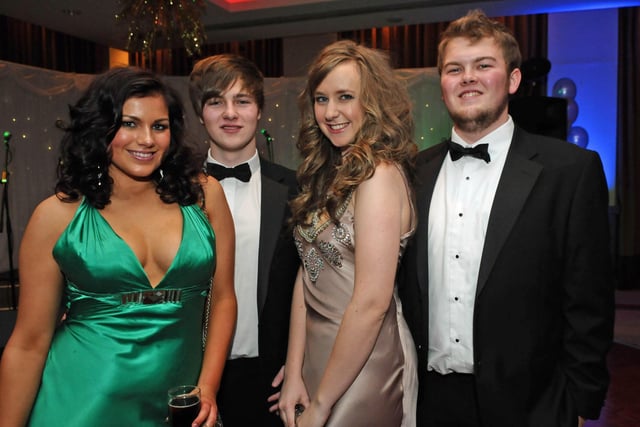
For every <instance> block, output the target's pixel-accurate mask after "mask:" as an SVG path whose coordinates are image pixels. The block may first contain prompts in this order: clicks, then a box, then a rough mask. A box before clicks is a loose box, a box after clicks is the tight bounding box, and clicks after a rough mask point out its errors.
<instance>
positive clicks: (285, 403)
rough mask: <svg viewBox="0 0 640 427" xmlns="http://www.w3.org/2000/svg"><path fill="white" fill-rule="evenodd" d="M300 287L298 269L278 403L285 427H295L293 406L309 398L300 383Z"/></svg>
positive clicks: (303, 313) (302, 311)
mask: <svg viewBox="0 0 640 427" xmlns="http://www.w3.org/2000/svg"><path fill="white" fill-rule="evenodd" d="M302 286H303V284H302V268H300V269H299V270H298V275H297V277H296V282H295V285H294V288H293V298H292V301H291V321H290V323H289V346H288V347H287V362H286V364H285V368H284V384H283V385H282V391H281V393H280V400H279V402H278V407H279V410H280V418H281V419H282V422H283V423H284V424H285V426H287V427H292V426H294V425H295V416H294V410H295V405H296V404H302V405H303V406H307V405H308V403H309V396H308V395H307V391H306V388H305V385H304V382H303V381H302V364H303V362H304V347H305V340H306V319H307V309H306V306H305V303H304V293H303V289H302Z"/></svg>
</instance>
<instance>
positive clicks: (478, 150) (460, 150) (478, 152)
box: [448, 141, 491, 163]
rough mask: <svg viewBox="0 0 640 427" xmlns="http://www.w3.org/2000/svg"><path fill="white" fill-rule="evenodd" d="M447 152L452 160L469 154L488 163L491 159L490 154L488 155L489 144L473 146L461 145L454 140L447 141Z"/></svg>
mask: <svg viewBox="0 0 640 427" xmlns="http://www.w3.org/2000/svg"><path fill="white" fill-rule="evenodd" d="M448 145H449V154H451V160H453V161H454V162H455V161H456V160H458V159H459V158H460V157H462V156H471V157H475V158H476V159H482V160H484V161H485V162H487V163H489V162H490V161H491V156H489V151H488V150H489V144H479V145H476V146H475V147H473V148H471V147H463V146H462V145H460V144H456V143H455V142H452V141H449V142H448Z"/></svg>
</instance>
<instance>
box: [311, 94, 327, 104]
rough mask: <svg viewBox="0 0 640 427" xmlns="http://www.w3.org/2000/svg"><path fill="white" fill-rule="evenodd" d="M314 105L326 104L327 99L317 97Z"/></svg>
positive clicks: (321, 96)
mask: <svg viewBox="0 0 640 427" xmlns="http://www.w3.org/2000/svg"><path fill="white" fill-rule="evenodd" d="M314 101H315V103H316V104H326V103H327V101H329V98H327V97H326V96H323V95H318V96H316V97H315V98H314Z"/></svg>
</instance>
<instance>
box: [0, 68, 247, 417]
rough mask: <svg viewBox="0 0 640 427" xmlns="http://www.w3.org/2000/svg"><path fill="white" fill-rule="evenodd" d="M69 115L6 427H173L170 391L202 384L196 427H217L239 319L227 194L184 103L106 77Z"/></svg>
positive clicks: (22, 321)
mask: <svg viewBox="0 0 640 427" xmlns="http://www.w3.org/2000/svg"><path fill="white" fill-rule="evenodd" d="M70 116H71V121H70V124H69V125H68V126H65V127H64V130H65V136H64V139H63V141H62V147H61V159H60V164H59V167H58V182H57V185H56V194H55V195H54V196H51V197H49V198H48V199H46V200H45V201H43V202H42V203H41V204H40V205H39V206H38V207H36V209H35V211H34V213H33V215H32V218H31V220H30V221H29V224H28V226H27V229H26V231H25V234H24V238H23V241H22V245H21V250H20V302H19V308H18V319H17V322H16V325H15V329H14V331H13V334H12V335H11V337H10V339H9V342H8V344H7V347H6V349H5V351H4V354H3V358H2V363H1V365H0V390H1V391H0V393H2V395H3V399H0V425H2V426H3V427H13V426H16V427H17V426H24V425H25V424H26V425H31V426H38V427H39V426H48V427H55V426H92V427H96V426H98V427H101V426H104V427H107V426H113V427H115V426H147V427H156V426H162V425H163V424H164V422H165V418H166V416H167V390H168V389H169V388H170V387H173V386H176V385H179V384H197V385H199V386H200V388H201V391H202V405H201V411H200V413H199V415H198V416H197V418H196V420H195V422H196V423H198V424H199V425H204V424H205V423H208V424H209V425H211V426H213V425H214V422H215V419H216V416H217V406H216V403H215V395H216V391H217V387H218V384H219V380H220V376H221V373H222V368H223V366H224V361H225V359H226V353H227V348H228V346H229V342H230V338H231V334H232V330H233V325H234V322H235V313H236V301H235V295H234V292H233V253H234V249H233V248H234V238H233V235H234V233H233V222H232V220H231V216H230V213H229V210H228V207H227V205H226V200H225V198H224V195H223V192H222V189H221V188H220V185H219V184H218V183H217V182H216V181H215V180H213V179H212V178H209V179H207V178H204V177H202V176H201V175H200V174H199V162H198V161H197V159H195V158H194V156H193V155H192V153H191V151H190V150H189V149H188V148H187V147H186V146H185V143H184V141H183V128H184V122H183V110H182V104H181V102H180V99H179V98H178V97H177V95H176V94H175V92H174V91H173V90H172V89H170V88H169V87H168V86H166V84H165V83H164V82H163V81H162V80H160V79H159V78H158V77H157V76H155V75H154V74H152V73H149V72H146V71H142V70H138V69H135V68H118V69H113V70H110V71H108V72H107V73H105V74H103V75H101V76H98V77H96V78H95V79H94V81H93V82H92V83H91V85H90V86H89V88H88V89H87V91H86V92H85V94H84V95H83V96H82V97H81V98H80V100H79V101H78V102H77V103H76V105H74V106H73V107H71V109H70ZM214 232H215V234H214ZM210 289H212V290H211V293H212V298H210V299H209V298H208V294H209V291H210ZM209 301H213V302H211V303H210V302H209ZM61 303H62V304H61ZM61 306H62V307H63V309H64V313H63V314H62V315H61V313H60V308H61ZM203 322H204V323H203ZM203 324H204V329H205V330H206V332H207V334H208V337H207V341H206V346H205V344H204V342H203Z"/></svg>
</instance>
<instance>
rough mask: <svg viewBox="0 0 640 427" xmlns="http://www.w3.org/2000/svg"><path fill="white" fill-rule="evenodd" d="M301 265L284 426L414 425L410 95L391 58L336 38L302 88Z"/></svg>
mask: <svg viewBox="0 0 640 427" xmlns="http://www.w3.org/2000/svg"><path fill="white" fill-rule="evenodd" d="M300 101H301V109H302V127H301V131H300V139H299V142H298V148H299V149H300V151H301V154H302V158H303V161H302V164H301V165H300V167H299V169H298V179H299V183H300V185H301V193H300V196H299V197H298V198H297V199H295V200H294V201H293V204H292V208H293V213H294V217H293V220H294V221H295V229H294V236H295V241H296V244H297V247H298V253H299V255H300V258H301V260H302V265H303V267H302V269H301V271H300V272H299V274H298V280H297V282H296V286H295V289H294V301H293V305H292V314H291V331H290V337H289V351H288V355H287V362H286V365H285V378H284V385H283V388H282V392H281V395H280V400H279V404H278V409H279V414H280V417H281V418H282V420H283V422H284V423H285V425H286V426H287V427H293V426H299V427H309V426H316V427H320V426H332V427H343V426H349V427H358V426H362V427H365V426H366V427H371V426H384V427H398V426H414V425H415V405H416V397H417V375H416V355H415V349H414V347H413V342H412V340H411V336H410V334H409V332H408V328H407V326H406V323H405V321H404V318H403V316H402V307H401V305H400V301H399V299H398V297H397V293H396V289H395V275H396V269H397V266H398V261H399V257H400V256H401V255H402V252H403V249H404V247H405V245H406V242H407V239H408V238H409V237H410V236H411V235H412V233H413V230H414V229H415V225H416V224H415V211H414V208H413V203H412V191H411V187H410V182H411V176H412V162H413V158H414V156H415V153H416V150H417V149H416V146H415V144H414V143H413V141H412V137H413V121H412V117H411V101H410V99H409V96H408V93H407V90H406V88H405V87H404V86H403V85H402V83H401V82H400V81H399V80H397V79H396V78H395V76H394V74H393V71H392V70H391V68H390V66H389V64H388V61H387V58H386V57H385V56H384V55H383V54H381V53H380V52H378V51H375V50H373V49H369V48H366V47H363V46H359V45H357V44H355V43H353V42H350V41H342V42H337V43H334V44H331V45H329V46H327V47H326V48H325V49H324V50H323V51H322V52H321V53H320V54H319V56H318V57H317V58H316V60H315V61H314V62H313V63H312V65H311V67H310V70H309V75H308V84H307V87H306V89H305V91H304V92H303V93H302V94H301V98H300Z"/></svg>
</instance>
